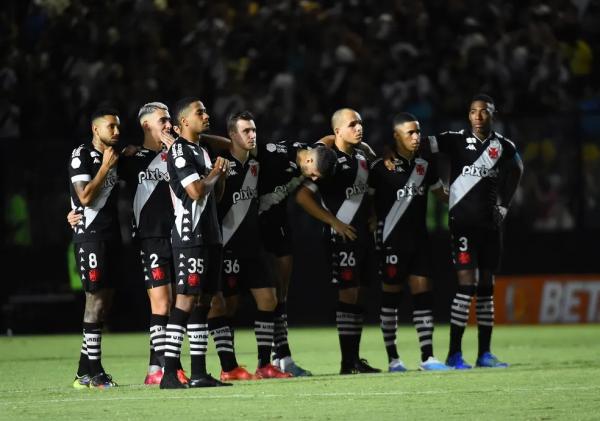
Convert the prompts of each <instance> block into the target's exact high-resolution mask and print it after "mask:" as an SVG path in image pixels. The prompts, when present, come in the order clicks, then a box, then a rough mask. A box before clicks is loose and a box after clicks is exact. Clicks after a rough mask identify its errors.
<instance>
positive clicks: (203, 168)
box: [167, 137, 222, 248]
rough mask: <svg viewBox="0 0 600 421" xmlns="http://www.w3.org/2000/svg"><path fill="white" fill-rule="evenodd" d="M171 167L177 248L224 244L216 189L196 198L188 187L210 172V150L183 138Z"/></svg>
mask: <svg viewBox="0 0 600 421" xmlns="http://www.w3.org/2000/svg"><path fill="white" fill-rule="evenodd" d="M167 169H168V173H169V185H170V187H171V193H172V197H173V204H174V211H175V223H174V224H173V228H172V230H171V240H172V245H173V248H185V247H196V246H204V245H219V244H221V243H222V241H221V228H220V226H219V221H218V219H217V207H216V200H215V194H214V192H210V193H209V194H207V195H205V196H204V197H202V198H201V199H199V200H193V199H192V198H190V197H189V196H188V194H187V192H186V190H185V187H186V186H188V185H190V184H191V183H193V182H194V181H196V180H201V179H203V178H205V177H206V176H207V175H208V174H209V173H210V171H211V169H212V163H211V159H210V156H209V155H208V152H207V150H206V149H205V148H203V147H202V146H201V145H200V144H198V143H193V142H190V141H188V140H186V139H184V138H182V137H179V138H177V140H176V141H175V142H174V143H173V145H172V146H171V148H170V149H169V152H168V156H167Z"/></svg>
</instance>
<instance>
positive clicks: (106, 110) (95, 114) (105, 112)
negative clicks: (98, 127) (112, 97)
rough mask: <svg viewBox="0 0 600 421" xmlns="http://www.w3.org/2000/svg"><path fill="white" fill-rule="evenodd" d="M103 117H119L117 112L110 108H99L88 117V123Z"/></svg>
mask: <svg viewBox="0 0 600 421" xmlns="http://www.w3.org/2000/svg"><path fill="white" fill-rule="evenodd" d="M105 115H114V116H115V117H118V116H119V112H118V111H117V110H116V109H114V108H110V107H100V108H96V110H95V111H94V112H93V113H92V115H91V117H90V123H94V120H96V119H97V118H100V117H104V116H105Z"/></svg>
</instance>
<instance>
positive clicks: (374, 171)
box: [369, 158, 385, 193]
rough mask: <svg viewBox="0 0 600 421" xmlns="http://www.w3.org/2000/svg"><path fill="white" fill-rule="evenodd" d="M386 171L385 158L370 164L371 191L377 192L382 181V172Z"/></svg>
mask: <svg viewBox="0 0 600 421" xmlns="http://www.w3.org/2000/svg"><path fill="white" fill-rule="evenodd" d="M382 169H385V165H384V163H383V158H377V159H376V160H375V161H373V162H372V163H371V164H370V171H369V190H371V191H372V192H373V193H374V192H376V191H377V186H379V183H380V181H381V171H382Z"/></svg>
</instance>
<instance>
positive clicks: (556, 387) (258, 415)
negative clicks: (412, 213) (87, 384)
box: [0, 325, 600, 421]
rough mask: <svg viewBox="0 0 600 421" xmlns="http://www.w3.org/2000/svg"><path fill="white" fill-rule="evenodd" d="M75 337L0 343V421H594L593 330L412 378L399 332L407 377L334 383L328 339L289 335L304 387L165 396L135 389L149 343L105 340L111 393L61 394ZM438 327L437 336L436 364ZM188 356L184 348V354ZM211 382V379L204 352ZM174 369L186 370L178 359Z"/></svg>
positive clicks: (249, 341)
mask: <svg viewBox="0 0 600 421" xmlns="http://www.w3.org/2000/svg"><path fill="white" fill-rule="evenodd" d="M80 341H81V337H80V336H77V335H64V336H63V335H61V336H59V335H55V336H27V337H11V338H6V337H2V338H0V419H11V420H14V419H58V418H60V419H86V420H90V419H104V420H112V419H158V418H162V419H165V420H177V419H190V420H192V419H202V420H213V419H214V420H224V419H240V420H255V419H256V420H258V419H261V420H265V419H281V420H297V419H298V420H302V419H308V420H333V419H344V420H357V419H370V420H372V421H378V420H387V419H394V420H398V419H428V420H431V419H434V420H445V419H465V418H466V419H483V420H488V419H511V418H513V419H514V418H516V419H535V420H541V419H544V420H546V419H557V420H558V419H560V420H562V419H578V420H580V419H598V418H599V417H600V357H599V356H598V355H599V353H600V326H599V325H589V326H545V327H529V326H527V327H497V328H496V329H495V331H494V341H493V342H494V351H495V352H496V353H497V355H498V356H499V357H500V358H501V359H502V360H504V361H507V362H510V363H511V367H510V368H509V369H496V370H494V369H474V370H471V371H468V372H460V371H453V372H446V373H424V372H418V371H416V368H417V362H418V352H417V342H416V335H415V332H414V330H413V329H412V328H410V327H408V326H406V327H402V328H401V329H400V331H399V349H400V354H401V358H402V359H403V360H404V361H405V363H406V364H407V366H408V367H409V369H410V371H409V372H407V373H394V374H387V373H386V374H375V375H352V376H339V375H337V372H338V370H339V355H338V345H337V336H336V332H335V329H333V328H319V329H314V328H311V329H308V328H306V329H293V330H292V331H291V333H290V341H291V345H292V351H293V352H294V356H295V358H296V360H297V361H298V362H299V363H300V364H301V365H302V366H304V367H305V368H307V369H310V370H312V371H313V373H314V374H315V376H314V377H312V378H299V379H284V380H262V381H253V382H238V383H236V384H235V386H234V387H230V388H218V389H190V390H175V391H164V390H159V389H158V387H148V386H143V385H142V384H141V383H142V381H143V379H144V375H145V369H146V363H147V356H146V355H147V343H148V337H147V336H146V335H145V334H143V333H136V334H110V333H109V334H106V335H105V337H104V340H103V350H104V354H103V362H104V365H105V367H106V369H107V370H108V371H109V372H110V373H111V374H112V375H113V377H114V379H115V380H116V381H117V382H118V383H119V385H120V387H118V388H115V389H111V390H104V391H101V390H74V389H72V388H71V382H72V380H73V376H74V372H75V369H76V364H77V358H78V348H79V345H80ZM447 343H448V328H447V327H446V326H442V327H438V328H437V329H436V332H435V345H436V347H437V356H438V357H439V358H440V359H443V358H445V354H446V351H447ZM185 346H186V348H187V345H185ZM236 346H237V348H238V360H239V361H240V363H241V364H245V365H247V367H248V368H254V366H255V351H254V337H253V333H252V332H251V331H249V330H243V331H242V330H240V331H238V332H236ZM362 350H363V351H362V356H363V357H365V358H367V359H368V360H369V362H370V363H371V364H372V365H374V366H376V367H380V368H385V365H386V357H385V351H384V348H383V344H382V339H381V334H380V332H379V329H378V328H376V327H369V328H367V329H366V330H365V333H364V335H363V340H362ZM464 350H465V358H466V360H467V361H468V362H469V363H474V359H475V352H476V328H474V327H469V328H468V330H467V333H466V335H465V343H464ZM208 357H209V358H208V360H209V361H208V364H209V371H212V373H213V374H215V375H218V373H219V369H218V368H217V363H218V360H217V356H216V354H215V353H214V350H212V348H211V350H210V351H209V356H208ZM184 364H186V365H188V364H189V360H188V359H187V358H184Z"/></svg>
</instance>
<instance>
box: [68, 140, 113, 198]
mask: <svg viewBox="0 0 600 421" xmlns="http://www.w3.org/2000/svg"><path fill="white" fill-rule="evenodd" d="M118 160H119V155H118V154H117V152H116V151H115V149H114V148H113V147H108V148H106V149H105V150H104V153H103V155H102V164H101V165H100V169H99V170H98V172H97V173H96V175H95V176H94V178H92V179H91V180H90V181H76V182H75V183H73V187H74V188H75V192H76V193H77V197H78V198H79V201H80V202H81V204H82V205H83V206H89V205H90V204H91V203H92V202H93V201H94V200H95V199H96V197H98V194H99V193H100V191H101V190H102V185H103V184H104V181H105V180H106V176H107V175H108V172H109V171H110V169H111V168H112V167H114V166H115V165H116V164H117V162H118Z"/></svg>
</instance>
